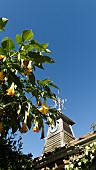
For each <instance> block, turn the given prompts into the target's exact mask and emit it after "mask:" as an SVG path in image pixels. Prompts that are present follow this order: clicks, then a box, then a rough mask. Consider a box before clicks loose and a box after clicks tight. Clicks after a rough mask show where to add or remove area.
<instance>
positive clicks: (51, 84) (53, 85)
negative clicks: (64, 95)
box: [49, 83, 59, 89]
mask: <svg viewBox="0 0 96 170" xmlns="http://www.w3.org/2000/svg"><path fill="white" fill-rule="evenodd" d="M49 86H52V87H55V88H56V89H59V87H58V86H56V85H55V84H53V83H50V84H49Z"/></svg>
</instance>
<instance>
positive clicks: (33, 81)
mask: <svg viewBox="0 0 96 170" xmlns="http://www.w3.org/2000/svg"><path fill="white" fill-rule="evenodd" d="M28 77H29V80H30V83H32V85H34V84H35V76H34V74H33V73H31V75H28Z"/></svg>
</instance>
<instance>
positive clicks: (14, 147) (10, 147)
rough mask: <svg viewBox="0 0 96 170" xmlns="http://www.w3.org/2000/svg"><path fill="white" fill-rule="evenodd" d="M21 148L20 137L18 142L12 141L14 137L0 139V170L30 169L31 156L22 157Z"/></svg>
mask: <svg viewBox="0 0 96 170" xmlns="http://www.w3.org/2000/svg"><path fill="white" fill-rule="evenodd" d="M21 147H22V143H21V137H20V138H19V139H18V141H16V140H14V136H11V137H8V138H6V139H2V138H0V170H13V169H14V170H17V169H18V170H19V169H21V170H31V169H32V166H33V163H32V155H31V154H28V155H23V154H22V152H21Z"/></svg>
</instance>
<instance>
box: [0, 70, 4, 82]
mask: <svg viewBox="0 0 96 170" xmlns="http://www.w3.org/2000/svg"><path fill="white" fill-rule="evenodd" d="M3 79H4V74H3V71H0V80H3Z"/></svg>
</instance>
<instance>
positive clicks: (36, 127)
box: [32, 122, 40, 132]
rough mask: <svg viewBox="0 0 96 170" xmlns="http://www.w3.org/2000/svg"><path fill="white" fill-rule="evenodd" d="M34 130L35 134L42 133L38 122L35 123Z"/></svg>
mask: <svg viewBox="0 0 96 170" xmlns="http://www.w3.org/2000/svg"><path fill="white" fill-rule="evenodd" d="M32 130H33V131H34V132H39V131H40V129H39V125H38V122H36V123H35V126H34V127H33V128H32Z"/></svg>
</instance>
